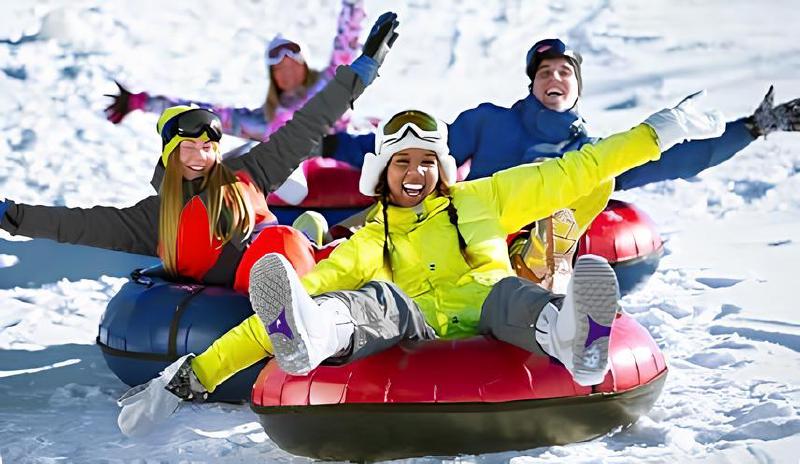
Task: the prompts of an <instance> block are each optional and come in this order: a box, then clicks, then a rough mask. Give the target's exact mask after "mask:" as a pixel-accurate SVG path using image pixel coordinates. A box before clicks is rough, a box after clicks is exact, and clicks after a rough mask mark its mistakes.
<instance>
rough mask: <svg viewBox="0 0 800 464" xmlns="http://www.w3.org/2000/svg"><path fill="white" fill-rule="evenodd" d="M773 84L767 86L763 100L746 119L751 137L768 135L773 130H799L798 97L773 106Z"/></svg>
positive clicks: (799, 110)
mask: <svg viewBox="0 0 800 464" xmlns="http://www.w3.org/2000/svg"><path fill="white" fill-rule="evenodd" d="M774 93H775V92H774V90H773V86H771V85H770V86H769V90H768V91H767V94H766V95H765V96H764V100H762V101H761V104H760V105H758V108H756V111H755V112H754V113H753V115H752V116H750V117H749V118H748V120H747V123H746V124H747V128H748V129H750V133H751V134H753V137H760V136H762V135H765V136H766V135H768V134H770V133H772V132H775V131H792V132H796V131H800V98H795V99H794V100H790V101H788V102H786V103H781V104H780V105H778V106H774V103H775V98H774V97H775V95H774Z"/></svg>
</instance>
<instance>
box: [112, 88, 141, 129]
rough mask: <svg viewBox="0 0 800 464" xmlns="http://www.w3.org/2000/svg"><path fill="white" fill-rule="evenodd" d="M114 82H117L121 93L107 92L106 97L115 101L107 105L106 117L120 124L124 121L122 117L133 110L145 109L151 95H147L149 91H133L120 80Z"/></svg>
mask: <svg viewBox="0 0 800 464" xmlns="http://www.w3.org/2000/svg"><path fill="white" fill-rule="evenodd" d="M114 83H115V84H117V87H118V88H119V94H118V95H112V94H105V96H106V97H111V98H113V99H114V101H113V102H111V104H110V105H108V106H107V107H106V109H105V113H106V119H108V120H109V121H111V122H113V123H114V124H119V123H120V122H122V119H123V118H125V115H126V114H128V113H130V112H131V111H133V110H141V109H144V107H145V105H146V104H147V99H148V97H149V95H147V92H140V93H131V92H129V91H128V89H126V88H125V87H123V86H122V84H120V83H119V82H117V81H114Z"/></svg>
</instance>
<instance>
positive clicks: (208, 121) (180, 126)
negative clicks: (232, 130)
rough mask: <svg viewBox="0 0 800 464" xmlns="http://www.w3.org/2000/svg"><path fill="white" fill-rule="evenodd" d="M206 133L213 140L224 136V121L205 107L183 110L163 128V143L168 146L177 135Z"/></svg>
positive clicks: (183, 136) (215, 140) (198, 135)
mask: <svg viewBox="0 0 800 464" xmlns="http://www.w3.org/2000/svg"><path fill="white" fill-rule="evenodd" d="M203 133H205V134H206V135H207V136H208V139H209V140H210V141H212V142H219V141H220V139H221V138H222V122H221V121H220V119H219V116H217V115H216V114H214V113H213V112H212V111H210V110H207V109H205V108H197V109H193V110H189V111H186V112H183V113H181V114H179V115H177V116H175V117H174V118H172V119H170V120H169V121H167V122H166V124H164V127H162V128H161V143H162V145H163V146H166V145H167V144H168V143H169V142H170V141H171V140H172V139H174V138H175V137H181V138H195V137H200V136H201V135H203Z"/></svg>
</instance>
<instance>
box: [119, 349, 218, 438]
mask: <svg viewBox="0 0 800 464" xmlns="http://www.w3.org/2000/svg"><path fill="white" fill-rule="evenodd" d="M192 358H194V355H193V354H187V355H184V356H182V357H180V358H179V359H178V360H177V361H175V362H174V363H172V364H170V365H169V366H167V367H166V368H165V369H164V370H163V371H162V372H161V374H160V375H159V376H158V377H156V378H155V379H153V380H151V381H149V382H147V383H145V384H142V385H137V386H135V387H133V388H131V389H130V390H128V391H127V392H125V394H124V395H122V396H121V397H120V399H118V400H117V404H118V405H119V406H121V407H122V410H121V411H120V412H119V417H117V425H119V429H120V430H121V431H122V433H123V434H125V435H127V436H129V437H133V436H143V435H147V434H148V433H150V432H151V431H152V430H153V429H154V428H155V427H156V425H158V424H159V423H160V422H162V421H163V420H164V419H166V418H167V417H169V416H171V415H172V413H173V412H175V410H176V409H178V406H180V403H181V402H182V401H184V400H194V401H203V400H205V399H206V397H208V391H207V390H206V388H205V387H204V386H203V385H202V384H201V383H200V381H199V380H198V379H197V376H196V375H195V373H194V371H193V370H192Z"/></svg>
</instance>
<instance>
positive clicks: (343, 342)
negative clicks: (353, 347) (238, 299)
mask: <svg viewBox="0 0 800 464" xmlns="http://www.w3.org/2000/svg"><path fill="white" fill-rule="evenodd" d="M250 303H251V304H252V306H253V311H255V313H256V314H258V317H259V318H260V319H261V322H262V323H263V324H264V327H265V328H266V329H267V335H269V339H270V341H271V342H272V347H273V349H274V350H275V353H274V355H275V359H276V360H277V361H278V364H279V365H280V366H281V369H283V370H284V371H286V372H288V373H290V374H296V375H300V374H306V373H308V372H309V371H311V370H312V369H314V368H316V367H317V366H319V365H320V363H322V362H323V361H325V360H326V359H328V358H330V357H334V356H336V355H338V354H340V353H342V352H346V351H347V350H348V349H349V348H350V344H351V340H352V337H353V329H354V327H355V325H354V323H353V320H352V318H351V316H350V312H349V311H348V309H347V306H346V305H345V304H344V302H342V301H341V300H339V299H336V298H328V299H326V300H324V301H322V302H321V303H320V304H317V303H316V302H315V301H314V300H313V299H312V298H311V297H310V296H309V295H308V293H307V292H306V290H305V289H304V288H303V284H302V283H301V282H300V279H299V278H298V276H297V273H296V272H295V270H294V269H293V268H292V266H291V264H289V262H288V261H287V260H286V258H285V257H283V256H282V255H280V254H277V253H270V254H268V255H265V256H264V257H262V258H261V259H259V260H258V261H257V262H256V263H255V264H254V265H253V268H252V269H251V271H250Z"/></svg>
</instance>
